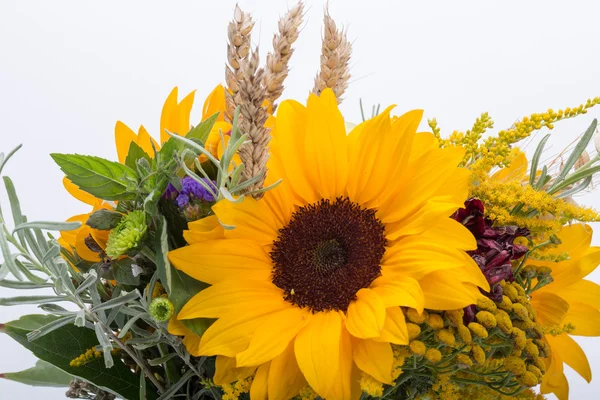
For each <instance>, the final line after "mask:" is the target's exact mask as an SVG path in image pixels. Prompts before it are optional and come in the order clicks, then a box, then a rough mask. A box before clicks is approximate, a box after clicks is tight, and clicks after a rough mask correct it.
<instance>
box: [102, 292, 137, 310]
mask: <svg viewBox="0 0 600 400" xmlns="http://www.w3.org/2000/svg"><path fill="white" fill-rule="evenodd" d="M138 297H140V292H138V291H137V289H136V290H134V291H132V292H130V293H127V294H125V295H123V296H119V297H117V298H114V299H110V300H108V301H106V302H104V303H100V305H98V306H95V307H94V308H92V311H94V312H96V311H100V310H108V309H110V308H113V307H117V306H121V305H123V304H126V303H129V302H130V301H133V300H135V299H137V298H138Z"/></svg>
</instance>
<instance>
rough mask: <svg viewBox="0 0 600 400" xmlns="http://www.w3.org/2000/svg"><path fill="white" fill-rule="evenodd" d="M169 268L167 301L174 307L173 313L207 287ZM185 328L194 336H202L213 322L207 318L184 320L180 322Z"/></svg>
mask: <svg viewBox="0 0 600 400" xmlns="http://www.w3.org/2000/svg"><path fill="white" fill-rule="evenodd" d="M170 268H171V295H170V296H169V300H171V302H172V303H173V305H174V306H175V311H176V312H178V313H179V311H180V310H181V309H182V308H183V306H184V305H185V304H186V303H187V302H188V301H189V300H190V299H191V298H192V297H193V296H195V295H196V294H198V293H199V292H200V291H202V290H204V289H206V288H207V287H208V285H207V284H206V283H204V282H200V281H197V280H195V279H193V278H191V277H189V276H188V275H186V274H184V273H183V272H181V271H179V270H177V269H175V268H174V267H173V266H171V267H170ZM182 322H183V323H184V325H185V326H187V327H188V328H189V329H191V330H192V331H193V332H194V333H195V334H196V335H199V336H202V334H204V331H206V330H207V329H208V328H209V327H210V325H211V324H212V323H213V322H214V320H213V319H208V318H196V319H186V320H183V321H182Z"/></svg>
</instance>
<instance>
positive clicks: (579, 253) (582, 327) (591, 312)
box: [529, 224, 600, 400]
mask: <svg viewBox="0 0 600 400" xmlns="http://www.w3.org/2000/svg"><path fill="white" fill-rule="evenodd" d="M558 237H559V238H560V239H561V241H562V243H561V244H560V245H559V246H558V247H556V248H554V249H551V250H549V251H548V252H547V254H548V255H551V256H555V257H558V256H561V255H563V256H564V255H568V259H567V260H565V261H561V262H550V261H532V262H530V263H529V264H532V265H536V266H538V267H547V268H550V269H551V270H552V278H553V281H552V283H550V284H548V285H546V286H544V287H542V288H541V289H539V290H537V291H535V292H533V295H532V297H531V305H532V306H533V308H534V309H535V310H536V313H537V321H538V322H539V323H540V324H541V325H542V327H543V328H544V330H545V331H546V332H547V334H546V335H545V338H546V341H547V343H548V345H549V346H550V349H551V352H552V354H551V356H550V357H549V358H547V359H546V368H547V371H546V374H545V375H544V378H543V380H542V385H541V392H542V393H554V394H555V395H556V396H557V397H558V398H559V399H560V400H565V399H568V398H569V383H568V381H567V378H566V376H565V374H564V372H563V363H566V364H567V365H568V366H570V367H571V368H573V369H574V370H575V371H576V372H577V373H578V374H579V375H581V377H583V378H584V379H585V380H586V381H588V382H590V381H591V379H592V373H591V370H590V365H589V363H588V360H587V357H586V355H585V353H584V352H583V350H582V349H581V347H579V345H578V344H577V343H576V342H575V340H573V339H572V338H571V335H575V336H600V286H599V285H598V284H596V283H594V282H591V281H588V280H585V279H583V278H585V277H586V276H587V275H588V274H590V273H591V272H592V271H593V270H595V269H596V268H597V267H598V265H600V247H597V246H594V247H590V243H591V240H592V229H591V227H590V226H589V225H585V224H572V225H568V226H564V227H563V228H562V230H561V231H560V232H559V233H558Z"/></svg>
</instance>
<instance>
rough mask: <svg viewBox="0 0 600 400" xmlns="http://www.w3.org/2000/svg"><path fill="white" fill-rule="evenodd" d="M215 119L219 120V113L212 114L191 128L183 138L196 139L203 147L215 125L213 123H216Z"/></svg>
mask: <svg viewBox="0 0 600 400" xmlns="http://www.w3.org/2000/svg"><path fill="white" fill-rule="evenodd" d="M217 118H219V113H214V114H213V115H211V116H210V117H208V118H206V119H205V120H204V121H202V122H200V123H199V124H198V125H196V126H195V127H193V128H192V129H191V130H190V131H189V132H188V133H187V135H185V137H186V138H188V139H197V140H198V141H199V142H200V143H201V144H202V145H204V143H206V139H208V135H209V134H210V131H211V129H212V127H213V126H214V125H215V122H217ZM223 133H225V132H223Z"/></svg>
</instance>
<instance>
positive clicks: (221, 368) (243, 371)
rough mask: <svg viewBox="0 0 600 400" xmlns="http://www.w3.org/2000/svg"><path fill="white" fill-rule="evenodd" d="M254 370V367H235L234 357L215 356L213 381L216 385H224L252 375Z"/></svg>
mask: <svg viewBox="0 0 600 400" xmlns="http://www.w3.org/2000/svg"><path fill="white" fill-rule="evenodd" d="M255 370H256V367H242V368H237V367H236V365H235V358H234V357H225V356H217V359H216V361H215V375H214V376H213V382H214V383H215V384H217V385H225V384H228V383H232V382H235V381H238V380H241V379H246V378H247V377H249V376H250V375H252V374H253V373H254V371H255Z"/></svg>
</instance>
